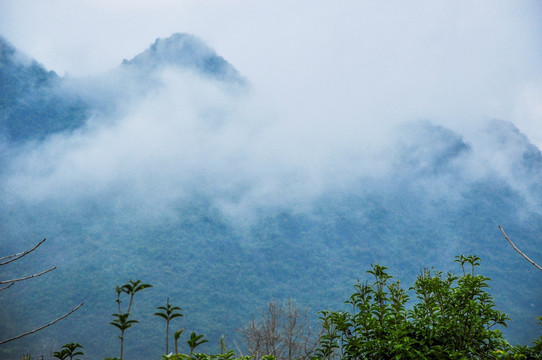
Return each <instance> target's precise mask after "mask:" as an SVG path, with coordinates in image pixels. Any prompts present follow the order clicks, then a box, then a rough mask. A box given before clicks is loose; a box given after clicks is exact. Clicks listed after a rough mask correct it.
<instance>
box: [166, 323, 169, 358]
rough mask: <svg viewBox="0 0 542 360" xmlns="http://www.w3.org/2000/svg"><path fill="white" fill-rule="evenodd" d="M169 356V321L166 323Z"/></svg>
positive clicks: (167, 352)
mask: <svg viewBox="0 0 542 360" xmlns="http://www.w3.org/2000/svg"><path fill="white" fill-rule="evenodd" d="M167 354H169V320H167V321H166V355H167Z"/></svg>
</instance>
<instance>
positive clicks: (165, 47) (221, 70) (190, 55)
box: [122, 33, 244, 83]
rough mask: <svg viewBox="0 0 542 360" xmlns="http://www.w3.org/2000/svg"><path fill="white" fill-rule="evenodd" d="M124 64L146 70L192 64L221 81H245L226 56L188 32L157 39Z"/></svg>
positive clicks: (196, 68)
mask: <svg viewBox="0 0 542 360" xmlns="http://www.w3.org/2000/svg"><path fill="white" fill-rule="evenodd" d="M122 64H123V66H129V67H136V68H141V69H144V70H146V71H149V70H150V71H152V70H155V69H160V68H162V67H164V66H175V67H182V68H189V69H193V70H196V71H197V72H199V73H201V74H204V75H207V76H210V77H213V78H215V79H218V80H221V81H227V82H230V81H232V82H241V83H242V82H244V80H243V79H242V77H241V75H240V74H239V72H238V71H237V70H236V69H235V68H234V67H233V66H232V65H231V64H230V63H228V62H227V61H226V60H225V59H224V58H223V57H221V56H219V55H217V54H216V52H215V51H214V50H213V49H211V48H210V47H208V46H207V45H206V44H205V43H204V42H203V41H202V40H200V39H199V38H197V37H196V36H193V35H190V34H185V33H176V34H173V35H171V36H170V37H168V38H159V39H156V41H155V42H154V43H153V44H152V45H151V46H150V47H149V48H148V49H147V50H145V51H144V52H142V53H141V54H139V55H136V56H135V57H134V58H133V59H131V60H124V61H123V62H122Z"/></svg>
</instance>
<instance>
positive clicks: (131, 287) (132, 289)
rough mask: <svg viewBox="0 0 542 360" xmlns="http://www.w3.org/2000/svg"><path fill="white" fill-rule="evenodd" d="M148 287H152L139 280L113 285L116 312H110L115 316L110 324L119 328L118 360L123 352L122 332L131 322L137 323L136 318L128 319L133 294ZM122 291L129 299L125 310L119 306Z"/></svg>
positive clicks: (130, 325)
mask: <svg viewBox="0 0 542 360" xmlns="http://www.w3.org/2000/svg"><path fill="white" fill-rule="evenodd" d="M150 287H152V285H150V284H144V283H142V282H141V280H136V281H132V280H129V282H128V283H126V284H124V285H122V286H116V287H115V291H116V292H117V299H116V300H115V302H116V303H117V313H116V314H111V316H113V317H115V319H114V320H113V321H111V322H110V324H111V325H113V326H114V327H116V328H117V329H119V330H120V336H119V339H120V360H122V356H123V353H124V332H125V331H126V330H127V329H129V328H131V327H132V325H133V324H137V323H138V321H137V320H133V319H129V317H130V310H131V309H132V304H133V301H134V295H135V294H136V293H138V292H139V291H141V290H144V289H147V288H150ZM123 293H125V294H127V295H128V296H129V297H130V300H129V302H128V309H127V310H126V312H123V311H122V308H121V302H122V301H121V294H123Z"/></svg>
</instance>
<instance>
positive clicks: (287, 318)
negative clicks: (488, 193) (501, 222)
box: [0, 228, 542, 360]
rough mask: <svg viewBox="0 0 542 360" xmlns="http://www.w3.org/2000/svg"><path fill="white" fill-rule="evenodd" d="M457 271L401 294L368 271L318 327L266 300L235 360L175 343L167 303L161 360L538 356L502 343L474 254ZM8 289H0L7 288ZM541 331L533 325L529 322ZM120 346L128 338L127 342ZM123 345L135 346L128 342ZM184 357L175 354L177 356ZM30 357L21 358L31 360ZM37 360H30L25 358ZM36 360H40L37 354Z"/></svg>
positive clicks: (198, 337)
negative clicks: (343, 301) (339, 305)
mask: <svg viewBox="0 0 542 360" xmlns="http://www.w3.org/2000/svg"><path fill="white" fill-rule="evenodd" d="M500 230H501V231H502V234H503V235H504V237H505V238H506V240H507V241H508V242H509V243H510V244H511V245H512V246H513V248H514V250H516V251H517V252H518V253H520V254H521V255H522V256H523V257H524V258H525V259H526V260H528V261H529V262H530V263H531V264H533V265H534V266H535V267H537V268H538V269H539V270H540V269H542V268H540V266H539V265H538V264H536V263H535V262H534V261H532V260H531V259H529V258H528V257H527V256H526V255H525V254H524V253H522V252H521V251H520V250H519V249H518V248H517V247H516V246H515V245H514V243H513V242H512V241H511V240H510V239H509V238H508V236H507V235H506V234H505V233H504V230H503V229H502V228H500ZM44 241H45V239H44V240H42V241H41V242H39V243H38V244H37V245H35V246H34V247H33V248H31V249H30V250H27V251H24V252H21V253H18V254H14V255H10V256H5V257H2V258H1V259H0V266H4V265H8V264H10V263H12V262H14V261H17V260H19V259H21V258H22V257H24V256H26V255H27V254H29V253H30V252H32V251H34V250H36V249H37V248H38V247H39V246H40V245H41V244H42V243H43V242H44ZM455 262H456V263H457V264H458V265H459V269H460V271H459V273H458V274H454V273H447V274H443V273H442V272H440V271H438V270H436V269H425V270H424V271H423V272H422V273H421V274H420V275H418V277H417V279H416V280H415V282H414V284H412V286H410V287H408V288H405V287H403V286H402V285H401V283H400V281H399V280H394V278H393V276H392V275H390V274H389V273H388V271H387V270H388V269H387V268H386V267H385V266H382V265H379V264H374V265H372V266H371V268H370V269H369V270H367V272H366V273H367V275H368V277H367V279H365V280H363V281H359V280H358V282H357V283H356V284H355V285H354V292H353V293H352V295H351V296H350V297H349V298H348V299H346V301H345V304H346V306H347V307H346V309H348V310H341V311H337V310H323V311H320V312H319V313H318V315H319V319H320V327H319V328H312V327H311V323H310V321H309V313H308V311H307V310H305V309H300V308H298V307H297V306H296V305H295V304H293V302H291V301H288V303H287V304H281V303H279V302H276V301H272V302H270V303H269V304H268V307H267V308H266V309H264V310H262V311H261V313H260V314H259V315H258V316H255V315H253V320H252V321H251V322H250V323H249V324H248V325H247V326H246V327H244V328H242V329H240V330H239V331H240V333H241V335H242V338H243V339H244V341H245V344H243V345H244V349H246V350H245V351H246V352H247V354H243V353H242V351H241V350H240V347H239V345H238V344H235V347H236V350H237V352H236V351H235V350H233V349H230V348H229V347H228V345H227V344H226V340H225V337H224V336H223V337H221V339H220V341H219V347H218V352H217V353H216V354H206V353H200V352H197V351H196V348H197V347H198V346H199V345H201V344H203V343H206V342H208V340H207V339H206V338H205V336H204V335H203V334H197V333H196V332H194V331H192V332H191V333H190V336H189V337H188V339H187V340H186V341H183V343H186V345H185V346H183V345H181V346H179V339H180V338H181V336H182V334H183V333H184V331H185V328H179V326H178V321H175V322H174V324H173V322H172V320H174V319H176V318H181V317H182V316H183V313H182V308H181V307H179V306H174V305H173V304H172V303H170V302H169V298H167V301H166V304H165V306H158V307H157V308H156V310H157V311H156V312H155V313H154V315H155V316H157V317H160V318H163V319H164V320H165V322H166V324H165V348H164V355H163V356H162V359H163V360H167V359H172V360H180V359H183V360H188V359H202V360H203V359H206V360H207V359H224V360H233V359H244V360H248V359H254V360H260V359H263V360H271V359H277V360H293V359H301V360H310V359H329V360H331V359H540V358H542V336H540V337H538V338H537V339H535V340H534V341H533V342H532V344H531V345H530V346H525V345H515V346H513V345H511V344H510V343H509V342H508V341H507V340H506V339H505V338H504V336H503V334H502V333H501V331H500V330H499V326H500V327H503V326H504V327H506V325H507V321H509V320H510V319H509V317H508V316H507V315H506V314H505V313H503V312H501V311H499V310H497V309H496V308H495V304H494V301H493V297H492V296H491V295H490V294H489V292H488V291H489V288H490V285H489V284H490V281H491V280H490V279H489V278H488V277H486V276H483V275H480V274H478V272H477V270H478V267H479V266H480V263H481V259H480V258H479V257H477V256H475V255H468V256H464V255H460V256H457V257H456V258H455ZM52 270H54V268H50V269H47V270H45V271H43V272H40V273H37V274H31V275H27V276H23V277H21V278H18V279H12V280H2V281H0V284H2V285H5V286H4V287H2V288H0V291H4V290H7V289H8V288H9V287H11V286H13V285H14V284H15V283H16V282H18V281H24V280H28V279H32V278H35V277H38V276H41V275H43V274H46V273H48V272H50V271H52ZM6 284H7V285H6ZM151 287H152V285H151V284H146V283H143V282H141V281H140V280H135V281H132V280H130V281H129V282H127V283H126V284H124V285H121V286H117V287H116V288H115V292H116V295H117V296H116V299H114V301H115V303H116V307H117V312H116V313H114V314H112V315H111V316H112V318H113V320H112V321H111V322H110V324H111V325H112V326H114V327H115V328H117V329H118V330H119V333H120V334H119V336H118V338H119V356H118V357H109V358H106V360H119V359H120V360H123V359H124V346H125V338H126V336H127V333H129V329H130V328H131V327H132V326H135V325H136V324H138V320H137V319H135V318H134V317H133V315H132V306H133V305H134V304H135V301H134V300H135V295H136V294H137V293H140V292H141V291H143V290H145V289H148V288H151ZM81 305H82V304H80V305H78V306H77V307H76V308H74V309H72V310H71V311H70V312H68V313H66V314H64V315H63V316H61V317H59V318H57V319H55V320H53V321H51V322H50V323H48V324H46V325H44V326H41V327H39V328H37V329H33V330H30V331H27V332H25V333H23V334H20V335H18V336H15V337H12V338H9V339H4V340H2V339H0V345H1V344H3V343H7V342H11V341H15V340H17V339H19V338H21V337H23V336H28V335H31V334H33V333H35V332H38V331H40V330H42V329H44V328H46V327H48V326H51V325H53V324H55V323H56V322H58V321H60V320H62V319H63V318H65V317H67V316H69V315H70V314H72V313H73V312H75V311H76V310H77V309H78V308H79V307H80V306H81ZM538 319H539V321H540V322H541V324H542V317H539V318H538ZM170 327H172V328H173V330H174V332H173V342H174V351H173V352H170V350H169V345H170V338H169V334H170ZM128 339H129V335H128ZM129 340H130V341H128V342H127V344H128V345H127V346H129V344H130V343H133V342H136V341H137V339H129ZM180 348H181V350H182V349H183V348H184V349H186V350H187V351H186V350H185V352H184V353H183V352H182V351H179V349H180ZM51 355H52V356H53V357H54V358H58V359H61V360H66V359H70V360H74V359H82V358H84V347H83V346H82V345H81V344H79V343H77V342H71V343H67V344H65V345H63V346H62V347H60V349H59V350H58V351H55V352H54V353H53V354H51ZM31 358H32V355H31V354H26V355H24V357H23V359H24V360H30V359H31ZM34 358H36V356H34ZM41 358H42V359H43V358H44V355H41Z"/></svg>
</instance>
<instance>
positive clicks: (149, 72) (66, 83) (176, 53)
mask: <svg viewBox="0 0 542 360" xmlns="http://www.w3.org/2000/svg"><path fill="white" fill-rule="evenodd" d="M168 66H172V67H176V68H183V69H187V70H190V71H194V72H196V73H197V74H199V75H200V76H205V77H206V78H209V79H212V80H218V81H221V82H227V83H235V84H239V85H242V84H245V80H244V79H243V78H242V76H241V75H240V74H239V72H238V71H237V70H236V69H235V68H234V67H233V66H232V65H230V64H229V63H228V62H227V61H226V60H224V59H223V58H222V57H221V56H219V55H217V54H216V53H215V52H214V51H213V50H212V49H210V48H209V47H208V46H206V45H205V44H204V43H203V42H202V41H201V40H199V39H198V38H196V37H195V36H192V35H188V34H174V35H172V36H170V37H168V38H166V39H157V40H156V41H155V43H154V44H152V45H151V46H150V47H149V49H147V50H145V51H143V52H142V53H141V54H139V55H137V56H135V57H134V58H133V59H131V60H124V61H123V63H122V65H121V67H120V68H118V69H116V70H113V72H112V73H108V74H105V75H102V76H98V77H97V78H92V79H69V80H67V79H65V78H61V77H59V76H58V75H57V74H56V73H55V72H54V71H47V70H46V69H45V68H44V67H43V66H42V65H40V64H39V63H37V62H36V61H34V60H32V59H30V58H28V57H27V56H26V55H24V54H22V53H21V52H20V51H18V50H17V49H15V48H14V47H13V46H12V45H10V44H9V43H8V42H7V41H6V40H4V39H2V38H0V137H4V138H7V139H8V140H13V141H25V140H31V139H38V140H42V139H44V138H45V137H46V136H48V135H51V134H54V133H58V132H62V131H67V130H74V129H76V128H79V127H81V126H82V125H84V123H85V121H86V120H87V119H88V118H89V117H90V116H91V115H93V114H94V113H103V112H108V111H111V110H113V109H115V108H116V107H117V104H115V103H118V102H120V101H122V97H127V96H130V94H131V93H133V92H134V90H136V91H135V92H136V94H135V96H143V95H144V94H145V93H146V92H147V91H149V90H150V88H149V87H148V86H140V87H137V88H136V89H133V88H131V87H132V86H134V83H133V78H134V77H138V78H139V79H138V81H139V82H140V83H144V81H143V80H142V78H149V77H152V76H158V74H156V72H159V70H161V69H165V68H167V67H168ZM124 70H128V71H129V74H126V73H124V72H123V71H124ZM108 77H115V78H116V79H117V81H116V82H111V81H109V80H108V79H107V78H108ZM74 81H76V82H77V84H76V86H70V85H72V83H73V82H74ZM89 89H90V90H89Z"/></svg>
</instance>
